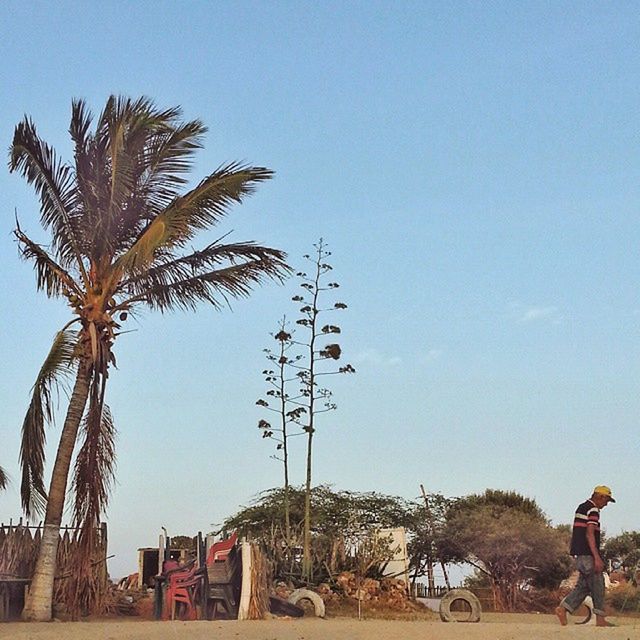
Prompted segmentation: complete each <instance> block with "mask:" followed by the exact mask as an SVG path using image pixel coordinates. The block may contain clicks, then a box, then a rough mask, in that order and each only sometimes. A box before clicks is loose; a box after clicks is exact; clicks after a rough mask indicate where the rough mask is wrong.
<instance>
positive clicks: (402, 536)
mask: <svg viewBox="0 0 640 640" xmlns="http://www.w3.org/2000/svg"><path fill="white" fill-rule="evenodd" d="M378 535H379V536H380V537H381V538H388V539H389V541H390V542H389V549H390V551H391V552H392V553H393V556H392V558H391V560H389V562H388V563H387V565H386V567H385V568H384V572H383V575H384V576H389V577H394V578H398V580H403V581H404V583H405V585H406V587H407V589H408V588H409V555H408V553H407V534H406V532H405V530H404V527H396V528H394V529H380V531H379V533H378Z"/></svg>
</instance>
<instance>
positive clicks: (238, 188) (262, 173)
mask: <svg viewBox="0 0 640 640" xmlns="http://www.w3.org/2000/svg"><path fill="white" fill-rule="evenodd" d="M272 175H273V172H272V171H270V170H269V169H265V168H263V167H245V166H242V165H238V164H229V165H226V166H223V167H220V168H219V169H218V170H217V171H215V172H214V173H212V174H211V175H210V176H208V177H207V178H205V179H204V180H203V181H202V182H201V183H200V184H199V185H198V186H197V187H195V188H194V189H192V190H191V191H189V192H188V193H186V194H185V195H183V196H181V197H178V198H176V199H175V200H174V201H173V202H172V203H171V204H170V205H169V206H168V207H167V208H166V209H165V210H164V211H162V213H160V214H159V215H158V216H156V218H154V220H153V221H152V222H151V223H150V224H149V225H148V226H147V227H146V228H145V229H144V231H142V232H141V233H140V235H139V237H138V238H137V240H136V241H135V242H134V244H133V246H132V247H131V248H130V249H129V250H128V251H126V252H125V253H124V254H123V255H122V256H120V257H119V258H118V260H117V261H116V268H118V269H120V270H122V271H123V272H125V273H135V272H137V271H140V270H142V269H144V268H146V267H148V266H149V265H150V264H151V263H152V262H153V260H154V259H155V258H156V256H157V251H158V249H159V248H160V247H167V248H174V247H179V246H183V245H184V244H185V243H186V242H187V241H188V240H189V239H190V238H192V237H193V236H194V235H195V234H196V232H197V231H199V230H201V229H205V228H207V227H210V226H213V225H215V224H216V223H217V222H218V221H219V220H220V219H221V218H222V217H224V216H225V215H226V214H227V213H228V209H229V207H230V205H231V204H233V203H234V202H236V203H240V202H242V199H243V198H244V197H245V196H247V195H249V194H251V193H252V192H253V191H254V190H255V187H256V185H257V183H259V182H263V181H264V180H268V179H269V178H271V176H272Z"/></svg>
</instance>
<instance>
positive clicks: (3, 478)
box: [0, 467, 9, 491]
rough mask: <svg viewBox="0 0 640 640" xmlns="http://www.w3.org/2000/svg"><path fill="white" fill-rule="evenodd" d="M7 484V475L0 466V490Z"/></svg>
mask: <svg viewBox="0 0 640 640" xmlns="http://www.w3.org/2000/svg"><path fill="white" fill-rule="evenodd" d="M8 484H9V477H8V476H7V472H6V471H5V470H4V469H3V468H2V467H0V491H4V490H5V489H6V488H7V485H8Z"/></svg>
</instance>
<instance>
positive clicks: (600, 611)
mask: <svg viewBox="0 0 640 640" xmlns="http://www.w3.org/2000/svg"><path fill="white" fill-rule="evenodd" d="M589 586H590V588H591V597H592V598H593V612H594V613H595V614H596V626H597V627H611V626H613V625H612V624H611V623H610V622H607V620H606V619H605V612H604V574H602V573H592V574H591V576H590V577H589Z"/></svg>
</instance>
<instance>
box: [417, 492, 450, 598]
mask: <svg viewBox="0 0 640 640" xmlns="http://www.w3.org/2000/svg"><path fill="white" fill-rule="evenodd" d="M423 500H424V501H423V503H422V504H420V503H415V504H414V506H413V508H412V509H411V512H410V515H411V518H410V522H409V523H408V529H409V532H410V536H409V543H408V549H407V551H408V554H409V570H410V572H411V575H412V581H413V582H414V583H415V582H416V580H417V579H418V578H419V577H421V576H427V578H428V580H429V586H430V587H433V586H434V578H433V566H434V565H435V564H436V563H440V564H441V566H442V568H443V572H444V575H445V580H447V584H448V576H447V573H446V563H447V562H449V560H450V558H449V556H448V554H447V541H446V538H445V535H446V532H445V527H446V514H447V511H448V509H449V508H450V506H451V505H452V504H453V502H454V499H453V498H446V497H445V496H443V495H442V494H439V493H430V494H428V495H427V494H424V496H423Z"/></svg>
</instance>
